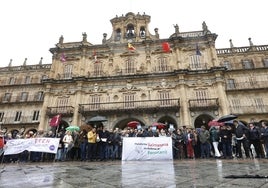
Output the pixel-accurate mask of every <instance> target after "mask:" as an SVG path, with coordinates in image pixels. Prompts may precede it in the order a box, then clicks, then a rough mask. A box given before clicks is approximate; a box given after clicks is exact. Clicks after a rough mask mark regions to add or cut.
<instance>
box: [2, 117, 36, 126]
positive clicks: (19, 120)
mask: <svg viewBox="0 0 268 188" xmlns="http://www.w3.org/2000/svg"><path fill="white" fill-rule="evenodd" d="M39 122H40V116H38V117H33V116H21V117H15V116H12V117H3V118H2V119H0V123H1V124H4V125H8V124H12V125H14V124H36V123H39Z"/></svg>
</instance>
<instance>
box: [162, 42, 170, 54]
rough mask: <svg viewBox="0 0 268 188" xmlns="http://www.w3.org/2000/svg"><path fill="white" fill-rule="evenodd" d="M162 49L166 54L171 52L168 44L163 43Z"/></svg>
mask: <svg viewBox="0 0 268 188" xmlns="http://www.w3.org/2000/svg"><path fill="white" fill-rule="evenodd" d="M162 49H163V51H164V52H170V45H169V43H168V42H163V43H162Z"/></svg>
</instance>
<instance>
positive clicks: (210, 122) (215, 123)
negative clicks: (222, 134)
mask: <svg viewBox="0 0 268 188" xmlns="http://www.w3.org/2000/svg"><path fill="white" fill-rule="evenodd" d="M223 125H224V123H223V122H218V121H217V120H216V119H214V120H211V121H209V122H208V126H210V127H212V126H223Z"/></svg>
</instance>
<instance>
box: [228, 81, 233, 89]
mask: <svg viewBox="0 0 268 188" xmlns="http://www.w3.org/2000/svg"><path fill="white" fill-rule="evenodd" d="M227 89H235V80H234V79H228V80H227Z"/></svg>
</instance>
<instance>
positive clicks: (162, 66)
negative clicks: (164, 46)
mask: <svg viewBox="0 0 268 188" xmlns="http://www.w3.org/2000/svg"><path fill="white" fill-rule="evenodd" d="M157 62H158V67H157V69H156V71H159V72H166V71H168V66H167V58H166V57H160V58H158V59H157Z"/></svg>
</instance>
